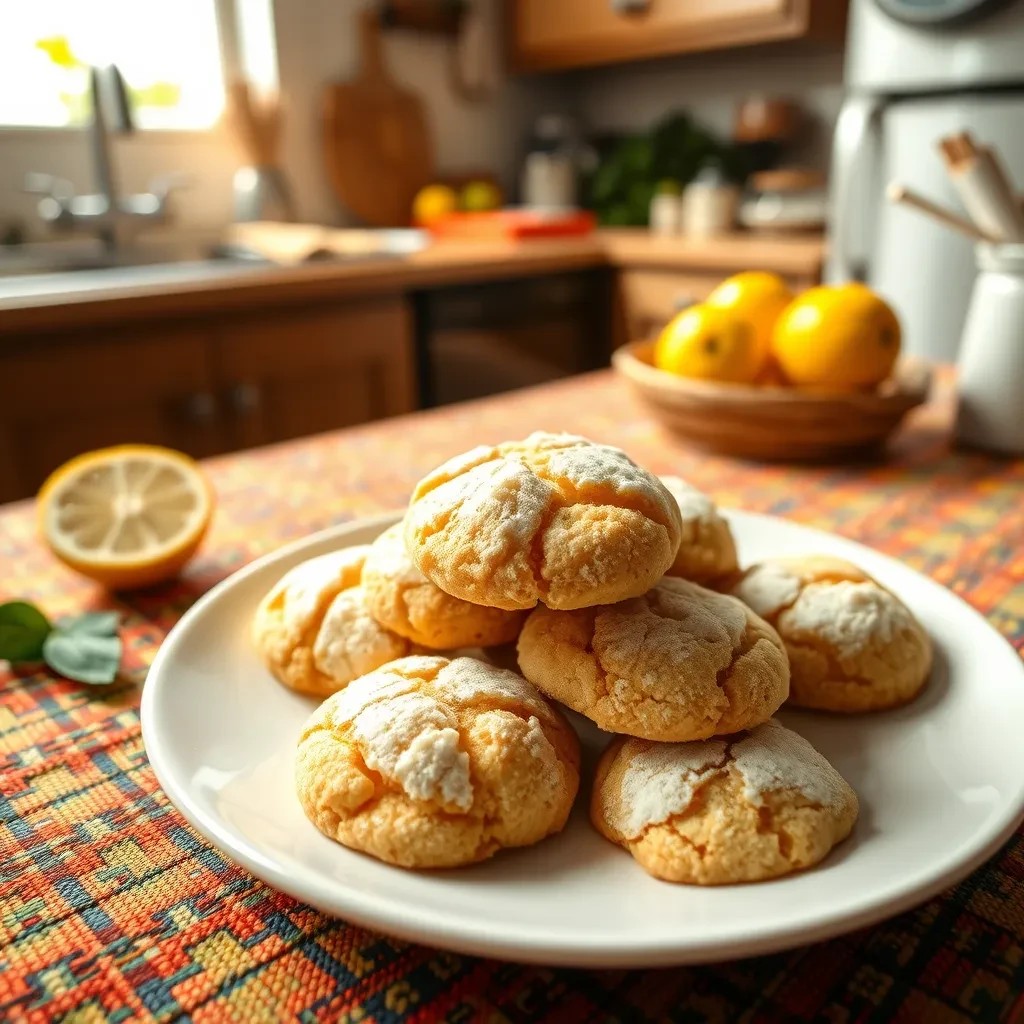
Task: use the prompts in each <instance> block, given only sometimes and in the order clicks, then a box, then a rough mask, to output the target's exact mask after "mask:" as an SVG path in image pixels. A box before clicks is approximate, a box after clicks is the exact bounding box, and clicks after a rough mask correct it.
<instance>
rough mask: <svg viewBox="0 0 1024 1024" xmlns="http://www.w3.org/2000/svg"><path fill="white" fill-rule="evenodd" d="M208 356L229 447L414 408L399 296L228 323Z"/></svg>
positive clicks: (406, 326)
mask: <svg viewBox="0 0 1024 1024" xmlns="http://www.w3.org/2000/svg"><path fill="white" fill-rule="evenodd" d="M214 351H215V353H216V362H217V376H218V379H219V380H220V382H221V385H220V394H221V398H222V401H223V404H224V411H225V423H226V426H227V430H228V434H229V437H228V442H229V445H228V446H229V447H230V448H249V447H252V446H253V445H258V444H269V443H270V442H272V441H280V440H284V439H286V438H291V437H303V436H305V435H307V434H319V433H322V432H323V431H325V430H333V429H335V428H338V427H347V426H352V425H354V424H356V423H364V422H366V421H368V420H373V419H380V418H381V417H383V416H393V415H396V414H398V413H402V412H409V411H410V410H412V409H413V408H415V406H416V397H415V395H416V385H415V374H414V366H413V355H412V326H411V321H410V315H409V311H408V308H407V306H406V303H405V302H404V301H403V300H402V299H399V298H394V299H388V300H384V301H380V300H378V301H374V302H366V303H360V304H346V305H344V306H340V307H332V306H324V307H322V308H319V309H313V310H306V309H304V310H302V312H300V313H291V312H288V311H281V312H276V313H272V314H271V315H269V316H267V317H261V318H258V319H255V318H254V319H252V320H251V321H249V320H241V321H239V322H235V321H228V322H226V323H225V326H224V327H223V329H222V330H220V331H219V333H218V339H217V344H216V346H215V349H214Z"/></svg>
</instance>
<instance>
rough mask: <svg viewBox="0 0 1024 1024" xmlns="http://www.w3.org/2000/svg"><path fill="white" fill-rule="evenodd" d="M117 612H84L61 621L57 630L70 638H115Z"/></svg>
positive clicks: (118, 619) (118, 617) (118, 618)
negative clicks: (69, 635)
mask: <svg viewBox="0 0 1024 1024" xmlns="http://www.w3.org/2000/svg"><path fill="white" fill-rule="evenodd" d="M120 621H121V616H120V614H119V613H118V612H85V613H84V614H83V615H76V616H75V617H74V618H71V619H61V621H60V622H59V623H58V624H57V628H58V629H59V630H60V631H61V632H62V633H69V634H71V635H72V636H117V624H118V623H119V622H120Z"/></svg>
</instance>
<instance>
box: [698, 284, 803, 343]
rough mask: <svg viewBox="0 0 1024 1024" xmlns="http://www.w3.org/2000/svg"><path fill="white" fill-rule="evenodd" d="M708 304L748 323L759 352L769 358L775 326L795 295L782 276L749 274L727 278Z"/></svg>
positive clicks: (710, 297)
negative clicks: (729, 311) (727, 311)
mask: <svg viewBox="0 0 1024 1024" xmlns="http://www.w3.org/2000/svg"><path fill="white" fill-rule="evenodd" d="M704 301H705V302H706V303H707V304H708V305H709V306H717V307H718V308H719V309H728V310H731V311H732V312H733V313H735V314H736V315H737V316H740V317H742V318H743V319H744V320H748V321H749V322H750V323H751V324H752V325H753V327H754V337H755V340H756V341H757V345H758V348H759V349H760V350H761V353H762V355H763V356H767V355H768V350H769V349H770V347H771V342H772V331H773V329H774V328H775V322H776V321H777V320H778V319H779V316H780V315H781V314H782V311H783V310H784V309H785V308H786V307H787V306H788V305H789V304H790V303H791V302H792V301H793V293H792V291H790V288H789V285H788V284H786V282H785V281H784V280H783V279H782V278H781V277H779V275H778V274H770V273H768V272H767V271H765V270H747V271H744V273H742V274H734V275H733V276H732V277H727V278H726V279H725V280H724V281H723V282H722V283H721V284H720V285H719V286H718V287H717V288H716V289H715V290H714V291H713V292H712V293H711V294H710V295H709V296H708V297H707V298H706V299H705V300H704Z"/></svg>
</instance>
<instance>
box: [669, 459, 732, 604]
mask: <svg viewBox="0 0 1024 1024" xmlns="http://www.w3.org/2000/svg"><path fill="white" fill-rule="evenodd" d="M660 479H661V482H662V483H663V484H664V485H665V487H666V489H667V490H668V492H669V494H671V495H672V497H673V498H674V499H675V501H676V504H677V505H678V506H679V514H680V516H681V518H682V540H681V541H680V543H679V550H678V551H677V552H676V558H675V561H674V562H673V563H672V565H671V566H670V567H669V568H668V570H667V575H669V576H680V577H682V579H684V580H690V581H692V582H693V583H701V584H704V585H707V584H710V583H712V582H713V581H715V580H718V579H721V578H722V577H723V576H728V575H729V574H731V573H734V572H736V570H737V568H738V564H737V562H736V542H735V541H734V540H733V536H732V530H730V529H729V524H728V523H727V522H726V520H725V519H724V518H723V517H722V516H721V515H720V514H719V512H718V509H717V508H716V506H715V503H714V502H713V501H712V500H711V499H710V498H709V497H708V496H707V495H706V494H705V493H704V492H703V491H701V490H698V489H697V488H696V487H694V486H693V485H692V484H689V483H687V482H686V481H685V480H683V479H682V478H681V477H678V476H663V477H661V478H660Z"/></svg>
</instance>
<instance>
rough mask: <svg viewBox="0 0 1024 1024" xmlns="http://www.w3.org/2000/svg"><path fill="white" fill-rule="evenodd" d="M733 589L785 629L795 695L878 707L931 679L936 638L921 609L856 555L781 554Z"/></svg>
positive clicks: (852, 707)
mask: <svg viewBox="0 0 1024 1024" xmlns="http://www.w3.org/2000/svg"><path fill="white" fill-rule="evenodd" d="M731 592H732V593H733V594H735V595H736V596H737V597H739V598H740V599H741V600H743V601H744V602H745V603H746V604H748V605H749V606H750V607H751V608H752V609H753V610H754V611H755V612H757V613H758V614H759V615H762V616H764V618H766V619H767V620H768V621H769V622H771V623H772V624H773V625H774V626H775V628H776V629H777V630H778V632H779V635H780V636H781V637H782V640H783V642H784V643H785V645H786V650H787V651H788V652H789V661H790V667H791V681H790V695H789V700H790V702H791V703H793V704H797V705H800V706H801V707H809V708H820V709H822V710H827V711H872V710H878V709H882V708H891V707H896V706H897V705H900V704H905V703H906V702H907V701H909V700H912V699H913V698H914V697H915V696H917V694H918V693H919V692H920V691H921V689H922V688H923V687H924V684H925V682H926V681H927V679H928V674H929V672H930V670H931V664H932V645H931V641H930V640H929V638H928V634H927V633H926V632H925V631H924V629H923V628H922V627H921V625H920V624H919V623H918V621H917V620H916V619H915V618H914V615H913V613H912V612H911V611H910V610H909V609H908V608H907V607H906V605H904V604H903V602H902V601H900V600H899V598H897V597H896V596H895V595H894V594H892V593H890V591H888V590H886V589H885V587H883V586H882V585H881V584H880V583H878V582H877V581H876V580H874V579H872V578H871V577H870V576H869V575H868V574H867V573H865V572H863V571H862V570H860V569H858V568H857V566H855V565H853V564H851V563H850V562H847V561H844V560H842V559H838V558H831V557H821V556H819V557H799V558H774V559H768V560H766V561H763V562H760V563H759V564H757V565H755V566H753V567H751V568H750V569H747V570H746V572H744V573H743V575H742V576H740V577H739V579H738V580H737V581H736V582H735V583H734V584H733V585H732V587H731Z"/></svg>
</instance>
